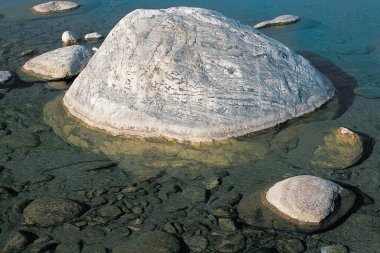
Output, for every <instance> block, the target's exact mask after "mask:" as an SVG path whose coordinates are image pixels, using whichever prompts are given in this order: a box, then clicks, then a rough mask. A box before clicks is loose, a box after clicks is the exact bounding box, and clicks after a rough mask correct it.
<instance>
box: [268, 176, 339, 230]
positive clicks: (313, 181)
mask: <svg viewBox="0 0 380 253" xmlns="http://www.w3.org/2000/svg"><path fill="white" fill-rule="evenodd" d="M343 191H344V188H342V187H340V186H339V185H337V184H335V183H333V182H331V181H328V180H326V179H323V178H319V177H315V176H309V175H303V176H296V177H291V178H288V179H285V180H283V181H280V182H278V183H276V184H275V185H273V186H272V187H271V188H270V189H269V190H268V192H267V193H266V199H267V201H268V202H269V203H270V204H271V205H273V206H274V207H275V208H277V209H278V210H279V211H280V212H282V213H284V214H286V215H287V216H289V217H291V218H293V219H296V220H298V221H301V222H312V223H320V222H321V221H322V220H323V219H325V218H326V217H327V216H328V215H329V214H331V213H332V212H333V211H334V209H335V202H336V200H337V198H339V195H340V194H341V193H342V192H343Z"/></svg>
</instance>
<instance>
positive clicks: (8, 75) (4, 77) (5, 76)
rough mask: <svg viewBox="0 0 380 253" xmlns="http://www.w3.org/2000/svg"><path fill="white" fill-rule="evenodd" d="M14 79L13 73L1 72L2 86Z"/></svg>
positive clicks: (0, 81) (0, 83)
mask: <svg viewBox="0 0 380 253" xmlns="http://www.w3.org/2000/svg"><path fill="white" fill-rule="evenodd" d="M11 78H12V73H11V72H9V71H1V70H0V85H2V84H5V83H6V82H8V81H9V80H11Z"/></svg>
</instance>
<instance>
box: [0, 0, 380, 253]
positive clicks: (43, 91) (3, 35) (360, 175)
mask: <svg viewBox="0 0 380 253" xmlns="http://www.w3.org/2000/svg"><path fill="white" fill-rule="evenodd" d="M78 2H79V3H80V4H81V5H82V6H81V7H80V8H79V9H77V10H74V11H72V12H68V13H63V14H56V15H51V16H37V15H34V14H32V13H31V12H30V8H31V7H32V6H33V5H34V4H36V3H39V1H31V0H14V1H5V0H0V14H1V15H0V69H1V70H10V71H12V72H13V73H18V68H19V66H20V65H21V64H23V63H24V62H25V61H26V60H28V59H29V58H30V57H32V56H27V57H22V56H20V53H21V52H22V51H24V50H28V49H31V50H33V51H34V52H35V55H37V54H40V53H43V52H46V51H49V50H51V49H54V48H57V47H60V46H61V40H60V38H61V34H62V32H63V31H65V30H72V31H74V32H76V33H77V34H79V35H84V34H86V33H89V32H93V31H97V32H99V33H101V34H104V35H106V34H107V33H108V32H109V30H110V29H111V28H112V27H113V26H114V25H115V24H116V23H117V22H118V20H120V19H121V18H122V17H123V16H125V15H126V14H127V13H129V12H130V11H132V10H134V9H136V8H166V7H171V6H197V7H204V8H208V9H214V10H217V11H219V12H221V13H223V14H225V15H226V16H228V17H231V18H235V19H237V20H239V21H240V22H242V23H245V24H252V25H253V24H256V23H258V22H260V21H262V20H266V19H271V18H273V17H275V16H278V15H281V14H294V15H298V16H300V17H301V21H300V22H299V23H297V24H294V25H290V26H286V27H273V28H268V29H265V30H262V31H263V32H264V33H265V34H267V35H269V36H271V37H273V38H275V39H277V40H279V41H281V42H282V43H284V44H285V45H287V46H289V47H291V48H293V49H295V50H297V51H298V52H299V53H301V54H302V55H304V56H305V57H306V58H307V59H309V60H310V61H311V62H312V63H313V64H314V65H315V66H316V67H317V68H318V69H319V70H320V71H321V72H323V73H324V74H325V75H326V76H328V77H329V78H330V80H331V81H332V82H333V83H334V85H335V86H336V87H337V89H338V94H337V97H336V98H335V99H334V100H333V101H331V102H330V103H329V104H327V105H326V106H324V107H323V108H321V109H320V110H318V111H317V112H315V113H313V114H311V115H308V116H306V117H303V118H302V119H298V120H294V121H292V122H289V123H287V124H284V125H282V126H279V127H277V128H275V129H270V130H268V131H265V132H263V133H260V134H257V135H254V136H250V137H246V138H243V139H242V140H237V141H238V142H237V143H238V144H237V145H235V144H236V143H235V144H234V145H235V146H234V145H232V147H231V146H228V147H229V148H226V149H225V150H224V149H219V150H218V151H215V153H213V152H214V151H210V150H211V149H207V148H202V149H199V148H196V149H195V148H194V149H193V148H190V149H189V148H188V147H184V146H181V145H179V146H175V147H173V146H170V145H169V146H165V145H163V144H150V143H144V145H143V148H141V149H142V150H143V151H141V154H140V153H138V150H137V151H136V154H134V155H130V154H129V155H123V154H116V153H115V152H113V151H112V152H111V151H107V150H110V149H103V151H104V150H105V151H104V153H106V155H104V154H102V152H99V146H101V147H103V146H102V145H104V143H105V141H106V140H104V139H102V140H97V141H93V143H90V144H89V145H88V146H87V148H88V150H86V149H83V148H81V147H76V146H74V145H70V144H68V143H66V142H65V141H63V140H62V139H61V138H60V137H59V136H58V135H56V134H55V133H54V132H53V131H52V130H51V129H50V127H49V126H47V125H46V124H45V123H44V120H43V113H42V111H43V107H44V105H45V104H46V103H47V102H48V101H50V100H51V99H53V98H55V97H57V96H59V95H62V93H63V92H64V91H56V90H50V89H48V88H47V86H46V83H44V82H42V81H36V80H33V79H30V78H27V77H25V76H22V75H21V74H19V77H17V78H15V80H13V81H12V82H11V83H9V84H8V85H7V86H6V87H3V89H2V91H1V94H0V119H1V122H3V123H4V126H5V127H4V129H2V130H0V132H1V134H0V151H1V152H0V153H1V156H0V186H4V187H7V188H11V189H13V191H14V192H13V193H12V194H10V195H12V196H8V197H3V196H5V195H1V198H0V228H1V229H0V247H1V248H2V246H3V245H4V243H5V242H6V241H7V240H8V238H9V236H10V235H11V234H12V233H13V232H15V231H18V230H22V231H29V232H31V233H33V234H35V235H37V236H38V237H40V238H41V237H43V236H50V237H51V238H52V239H53V240H55V242H56V244H55V246H56V245H57V244H58V245H59V244H64V243H69V242H70V243H71V242H73V243H74V244H75V243H76V244H78V245H81V246H80V250H82V252H95V251H94V249H100V250H103V251H99V252H107V251H106V249H107V250H108V249H112V248H113V247H114V246H115V245H118V244H119V243H120V241H127V240H129V239H130V238H132V239H133V238H134V236H136V235H138V234H139V233H141V232H143V231H148V230H156V229H158V230H160V229H163V227H164V225H165V224H166V223H167V222H171V223H176V224H179V225H180V226H182V227H183V228H184V231H183V232H180V231H177V234H178V236H184V235H186V233H191V232H194V231H192V229H193V230H195V232H194V233H200V234H201V235H202V236H204V237H205V238H207V239H208V240H209V246H208V247H207V250H206V251H207V252H215V251H216V248H217V247H216V246H215V245H216V244H218V241H216V242H215V241H213V240H214V239H212V238H213V237H212V236H211V235H212V234H213V233H215V232H216V231H218V232H220V231H219V230H218V229H219V228H218V226H217V225H215V224H208V223H210V218H209V217H208V216H209V212H210V210H212V209H213V208H214V207H215V205H216V204H215V203H218V201H220V200H221V199H223V198H224V197H225V196H229V195H231V194H232V193H239V194H245V193H248V192H252V191H255V190H258V189H260V188H261V187H263V186H265V185H266V184H268V183H270V182H272V181H277V180H280V179H283V178H284V177H288V176H292V175H301V174H311V175H317V176H320V177H324V178H328V179H332V180H337V181H338V182H342V183H345V184H349V185H351V186H353V187H356V188H357V189H359V190H360V191H361V192H362V193H363V196H365V197H364V201H363V203H362V205H361V206H360V207H358V209H357V210H355V212H354V213H352V214H351V215H350V216H349V217H348V218H347V219H346V220H344V222H342V223H341V224H339V225H338V226H336V227H334V228H333V229H330V230H328V231H325V232H322V233H318V234H316V235H303V234H289V233H285V232H277V231H258V232H257V231H256V232H255V233H249V232H244V229H245V228H244V227H240V226H238V229H237V230H236V231H232V232H231V231H227V232H225V231H224V232H223V233H232V234H244V236H245V245H244V247H243V249H242V252H244V250H249V249H250V248H256V247H264V246H267V247H274V246H275V245H277V243H278V241H280V240H287V239H290V238H297V239H300V240H302V241H303V242H304V243H305V245H306V246H307V249H306V252H319V249H320V247H321V246H324V245H330V244H335V243H339V244H343V245H346V246H348V247H349V248H350V252H358V253H361V252H380V250H379V249H380V204H379V201H380V195H379V191H380V168H379V167H380V148H379V146H378V136H379V134H380V110H378V108H379V106H380V100H379V99H368V98H366V97H363V96H356V95H355V94H354V92H353V90H354V89H355V88H356V87H361V88H365V87H375V88H380V49H379V46H378V45H380V26H379V23H380V16H379V15H378V13H379V11H380V2H379V1H374V0H364V1H354V0H336V1H327V0H322V1H314V2H312V1H306V0H297V1H296V0H294V1H292V0H287V1H275V0H267V1H258V0H244V1H232V0H230V1H224V0H221V1H211V0H209V1H206V0H203V1H146V0H144V1H127V0H124V1H123V0H119V1H117V0H103V1H101V0H99V1H96V0H83V1H78ZM98 45H99V44H96V43H95V44H91V46H98ZM339 126H344V127H347V128H350V129H352V130H355V131H357V132H359V133H362V134H363V136H365V140H366V142H365V145H366V146H365V155H364V158H363V159H362V160H361V161H360V163H359V164H357V165H355V166H353V167H351V168H348V169H345V170H341V171H329V170H322V169H318V168H315V167H313V166H311V165H310V156H311V152H312V150H313V147H316V146H318V145H319V144H320V143H321V138H322V136H323V133H324V132H325V131H327V130H329V129H331V128H334V127H339ZM2 128H3V127H2ZM78 131H81V130H78ZM86 138H89V139H91V138H92V137H91V136H87V135H85V139H86ZM107 141H109V140H107ZM239 141H240V142H239ZM74 143H76V144H77V145H79V144H78V142H75V141H74ZM110 143H111V144H110V145H112V141H110ZM239 144H241V145H239ZM136 145H140V147H142V145H141V144H136ZM80 146H82V147H83V145H80ZM96 148H98V150H97V149H96ZM111 150H114V149H112V148H111ZM173 150H176V151H177V152H174V151H173ZM95 151H97V152H95ZM110 153H111V154H110ZM192 156H193V157H194V159H192V158H191V157H192ZM214 161H215V162H214ZM113 163H115V164H113ZM215 178H217V179H218V180H219V186H218V187H216V188H213V189H211V190H210V191H207V194H208V196H207V199H206V201H203V202H202V201H201V202H200V203H199V202H196V203H194V202H192V201H190V200H186V198H183V195H182V193H181V192H182V191H185V189H187V188H189V187H194V186H197V187H202V188H205V187H206V186H205V185H207V184H208V183H209V182H210V181H213V180H214V179H215ZM130 185H136V187H138V188H139V189H140V193H139V194H137V193H136V194H135V195H133V197H131V199H130V200H128V201H129V202H130V203H132V205H134V206H144V205H145V204H146V203H145V202H144V201H147V202H148V203H149V204H148V205H147V206H145V207H144V212H143V213H141V214H136V217H132V216H131V217H132V218H130V219H129V218H128V219H116V220H107V221H105V222H104V223H102V222H100V223H99V224H96V223H91V221H93V220H96V218H97V216H96V214H95V213H96V208H97V206H96V205H97V203H98V202H101V203H102V202H103V201H104V203H108V204H110V205H116V206H122V205H123V203H124V202H126V199H128V197H127V196H122V194H121V193H120V189H122V188H125V187H126V186H130ZM178 189H180V190H178ZM103 190H104V193H102V194H100V193H99V192H102V191H103ZM120 194H121V195H120ZM97 195H99V196H97ZM40 196H51V197H65V198H66V197H68V198H71V199H74V200H77V201H80V202H83V203H86V204H87V205H88V206H90V207H91V208H90V209H91V210H95V211H94V212H95V213H94V214H92V213H91V212H90V214H87V216H86V215H85V216H84V217H83V218H78V219H77V220H75V221H73V222H70V223H67V224H65V225H63V226H58V227H56V228H49V229H43V228H38V227H33V226H32V227H30V226H28V227H26V226H24V225H23V217H22V209H23V206H25V205H26V204H27V203H29V202H30V201H31V200H33V199H34V198H36V197H40ZM120 198H121V199H120ZM154 198H160V199H161V200H162V203H157V204H154V203H156V202H155V200H154ZM104 203H103V204H104ZM144 203H145V204H144ZM103 204H102V205H103ZM168 209H170V211H168ZM172 209H175V210H176V211H172ZM124 212H125V213H127V211H126V210H124ZM139 219H140V220H139ZM141 221H142V222H141ZM81 222H82V223H81ZM207 222H208V223H207ZM78 223H79V225H78ZM211 223H212V222H211ZM127 227H129V228H128V230H130V231H132V233H131V235H129V236H128V237H126V236H125V231H124V230H125V229H127ZM204 227H206V228H204ZM123 229H124V230H123ZM134 229H136V230H134ZM204 230H205V231H204ZM197 231H198V232H197ZM199 231H201V232H199ZM55 246H49V247H48V250H50V251H45V252H53V251H54V248H55ZM80 250H79V251H78V250H77V251H75V250H72V251H71V252H80ZM86 250H87V251H86ZM108 252H109V251H108Z"/></svg>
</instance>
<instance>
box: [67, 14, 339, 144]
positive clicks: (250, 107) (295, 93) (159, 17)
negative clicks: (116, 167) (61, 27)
mask: <svg viewBox="0 0 380 253" xmlns="http://www.w3.org/2000/svg"><path fill="white" fill-rule="evenodd" d="M179 21H180V22H179ZM169 31H170V32H169ZM142 38H143V39H142ZM295 70H297V71H295ZM334 91H335V90H334V88H333V86H332V84H331V83H330V81H329V80H328V79H327V78H326V77H325V76H323V75H322V74H321V73H319V72H318V71H317V70H316V69H315V68H314V67H313V66H312V65H311V64H310V63H309V62H308V61H307V60H305V59H304V58H303V57H301V56H299V55H298V54H296V53H295V52H294V51H292V50H290V49H288V48H287V47H285V46H284V45H282V44H281V43H279V42H277V41H275V40H273V39H270V38H268V37H266V36H264V35H263V34H261V33H259V32H258V31H257V30H255V29H253V28H251V27H249V26H245V25H243V24H240V23H239V22H237V21H234V20H232V19H228V18H226V17H224V16H222V15H221V14H219V13H217V12H214V11H209V10H205V9H198V8H187V7H180V8H170V9H166V10H136V11H133V12H132V13H130V14H128V15H127V16H126V17H124V18H123V19H122V20H121V21H120V22H119V23H118V24H117V25H116V26H115V27H114V28H113V29H112V31H111V32H110V33H109V35H108V36H107V38H106V39H105V41H104V42H103V45H102V46H101V47H100V49H99V50H98V51H97V52H96V54H95V56H94V57H93V59H92V60H91V62H90V64H89V65H88V66H87V67H86V68H85V69H84V71H83V72H82V73H81V74H80V75H79V76H78V78H77V79H76V80H75V81H74V83H73V84H72V85H71V87H70V89H69V90H68V92H67V93H66V95H65V97H64V99H63V103H64V105H65V106H66V107H67V109H68V111H69V112H70V113H71V114H72V115H73V116H75V117H77V118H78V119H80V120H82V121H84V122H85V123H86V124H88V125H89V126H91V127H96V128H100V129H103V130H106V131H108V132H110V133H112V134H114V135H127V136H138V137H165V138H169V139H172V138H174V139H177V140H179V141H191V142H208V141H212V140H221V139H226V138H229V137H234V136H241V135H244V134H247V133H250V132H254V131H258V130H261V129H265V128H269V127H271V126H274V125H276V124H279V123H281V122H284V121H286V120H288V119H291V118H294V117H298V116H301V115H303V114H305V113H309V112H311V111H313V110H315V109H316V108H318V107H319V106H321V105H322V104H324V103H325V102H326V101H328V100H329V99H330V98H331V97H332V96H333V95H334Z"/></svg>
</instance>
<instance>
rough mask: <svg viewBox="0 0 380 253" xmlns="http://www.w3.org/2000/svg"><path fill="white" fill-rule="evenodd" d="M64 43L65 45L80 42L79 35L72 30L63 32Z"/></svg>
mask: <svg viewBox="0 0 380 253" xmlns="http://www.w3.org/2000/svg"><path fill="white" fill-rule="evenodd" d="M62 44H63V46H64V47H66V46H72V45H76V44H78V36H77V35H76V34H75V33H74V32H72V31H65V32H64V33H62Z"/></svg>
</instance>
